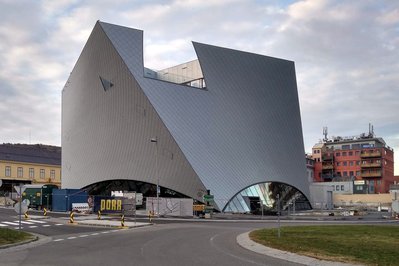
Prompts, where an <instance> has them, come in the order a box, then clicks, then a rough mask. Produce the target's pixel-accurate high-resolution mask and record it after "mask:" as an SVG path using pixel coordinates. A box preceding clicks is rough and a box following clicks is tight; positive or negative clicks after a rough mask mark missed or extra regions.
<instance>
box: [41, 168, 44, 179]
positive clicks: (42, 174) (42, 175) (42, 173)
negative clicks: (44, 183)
mask: <svg viewBox="0 0 399 266" xmlns="http://www.w3.org/2000/svg"><path fill="white" fill-rule="evenodd" d="M44 177H45V171H44V169H40V178H41V179H44Z"/></svg>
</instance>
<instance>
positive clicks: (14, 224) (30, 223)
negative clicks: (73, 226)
mask: <svg viewBox="0 0 399 266" xmlns="http://www.w3.org/2000/svg"><path fill="white" fill-rule="evenodd" d="M60 225H63V224H49V223H47V222H46V221H41V220H35V219H28V220H21V229H23V228H37V227H50V226H60ZM4 227H8V228H10V227H11V228H14V229H19V221H18V220H17V221H1V222H0V228H4Z"/></svg>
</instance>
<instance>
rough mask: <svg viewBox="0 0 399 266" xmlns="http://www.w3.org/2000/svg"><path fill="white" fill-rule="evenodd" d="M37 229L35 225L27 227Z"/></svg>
mask: <svg viewBox="0 0 399 266" xmlns="http://www.w3.org/2000/svg"><path fill="white" fill-rule="evenodd" d="M36 227H37V225H31V226H29V228H36Z"/></svg>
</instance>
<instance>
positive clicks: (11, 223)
mask: <svg viewBox="0 0 399 266" xmlns="http://www.w3.org/2000/svg"><path fill="white" fill-rule="evenodd" d="M3 224H10V225H18V223H13V222H3Z"/></svg>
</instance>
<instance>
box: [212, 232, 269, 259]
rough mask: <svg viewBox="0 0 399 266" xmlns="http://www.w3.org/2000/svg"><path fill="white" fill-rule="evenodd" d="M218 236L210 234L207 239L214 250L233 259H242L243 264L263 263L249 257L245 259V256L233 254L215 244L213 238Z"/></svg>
mask: <svg viewBox="0 0 399 266" xmlns="http://www.w3.org/2000/svg"><path fill="white" fill-rule="evenodd" d="M218 236H219V234H216V235H214V236H212V237H211V238H210V239H209V242H210V244H211V246H212V247H214V249H215V250H216V251H219V252H221V253H224V254H226V255H228V256H230V257H233V258H235V259H238V260H241V261H244V262H245V264H249V263H251V264H256V265H264V264H260V263H257V262H256V261H253V260H250V259H246V258H243V257H240V256H237V255H234V254H232V253H230V252H229V251H227V250H224V249H222V248H221V247H219V246H217V245H216V244H215V241H214V240H215V238H216V237H218Z"/></svg>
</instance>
